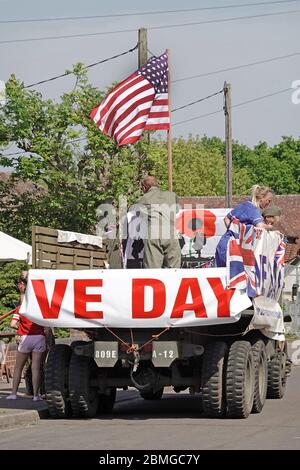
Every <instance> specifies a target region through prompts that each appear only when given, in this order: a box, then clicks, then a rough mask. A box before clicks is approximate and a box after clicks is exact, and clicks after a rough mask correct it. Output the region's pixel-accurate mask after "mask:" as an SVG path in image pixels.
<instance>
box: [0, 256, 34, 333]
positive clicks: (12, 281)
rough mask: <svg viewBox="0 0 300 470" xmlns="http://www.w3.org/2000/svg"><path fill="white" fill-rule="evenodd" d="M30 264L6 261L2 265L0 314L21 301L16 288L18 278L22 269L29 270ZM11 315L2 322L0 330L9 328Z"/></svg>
mask: <svg viewBox="0 0 300 470" xmlns="http://www.w3.org/2000/svg"><path fill="white" fill-rule="evenodd" d="M27 268H28V266H27V264H26V263H23V262H22V261H16V262H13V263H5V264H4V265H2V266H0V315H2V314H4V313H6V312H9V311H10V310H13V309H14V308H15V306H16V305H17V304H18V303H19V298H20V294H19V292H18V290H17V288H16V280H17V278H18V277H19V275H20V273H21V271H24V270H27ZM10 321H11V316H9V317H7V318H6V319H4V320H3V321H2V322H1V323H0V331H3V330H4V329H7V328H8V327H9V324H10Z"/></svg>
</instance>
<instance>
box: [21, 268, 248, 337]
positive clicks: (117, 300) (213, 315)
mask: <svg viewBox="0 0 300 470" xmlns="http://www.w3.org/2000/svg"><path fill="white" fill-rule="evenodd" d="M225 276H226V269H225V268H213V269H147V270H141V269H130V270H123V269H114V270H86V271H66V270H50V269H49V270H47V269H46V270H38V269H37V270H31V271H29V279H28V285H27V289H26V295H25V299H24V301H23V303H22V306H21V310H20V313H21V314H22V315H24V316H26V317H27V318H29V319H30V320H32V321H34V322H36V323H38V324H40V325H45V326H50V327H69V328H84V327H85V328H91V327H103V326H108V327H117V328H131V327H134V328H157V327H168V326H172V327H187V326H189V327H190V326H197V325H213V324H217V323H231V322H235V321H237V320H239V318H240V313H241V312H242V311H243V310H245V309H246V308H248V307H249V306H250V305H252V304H251V301H250V299H249V298H248V296H247V295H246V294H243V293H241V292H240V291H238V290H234V289H227V288H226V279H225Z"/></svg>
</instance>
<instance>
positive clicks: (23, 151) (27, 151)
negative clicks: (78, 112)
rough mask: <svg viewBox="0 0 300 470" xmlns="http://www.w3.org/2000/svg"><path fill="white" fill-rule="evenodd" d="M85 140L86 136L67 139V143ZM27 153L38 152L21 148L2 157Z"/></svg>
mask: <svg viewBox="0 0 300 470" xmlns="http://www.w3.org/2000/svg"><path fill="white" fill-rule="evenodd" d="M83 140H86V137H79V138H78V139H72V140H67V141H66V144H73V143H74V142H81V141H83ZM10 147H11V146H10ZM3 151H5V150H2V152H3ZM0 152H1V150H0ZM25 153H37V152H33V151H30V150H21V151H20V152H12V153H5V154H3V155H2V157H12V156H14V155H22V154H25Z"/></svg>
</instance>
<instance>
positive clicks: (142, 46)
mask: <svg viewBox="0 0 300 470" xmlns="http://www.w3.org/2000/svg"><path fill="white" fill-rule="evenodd" d="M147 60H148V39H147V29H146V28H140V29H139V34H138V68H139V69H140V68H141V67H143V65H145V63H146V62H147ZM145 140H146V142H148V144H149V143H150V132H147V131H146V132H145Z"/></svg>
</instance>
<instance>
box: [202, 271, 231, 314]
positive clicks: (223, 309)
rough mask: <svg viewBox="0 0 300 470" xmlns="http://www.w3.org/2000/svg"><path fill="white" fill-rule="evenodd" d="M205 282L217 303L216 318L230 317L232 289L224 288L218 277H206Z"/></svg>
mask: <svg viewBox="0 0 300 470" xmlns="http://www.w3.org/2000/svg"><path fill="white" fill-rule="evenodd" d="M207 281H208V282H209V285H210V287H211V288H212V290H213V292H214V294H215V296H216V299H217V301H218V311H217V316H218V317H230V301H231V298H232V296H233V294H234V289H227V287H225V288H224V287H223V284H222V281H221V279H220V278H218V277H208V278H207Z"/></svg>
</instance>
